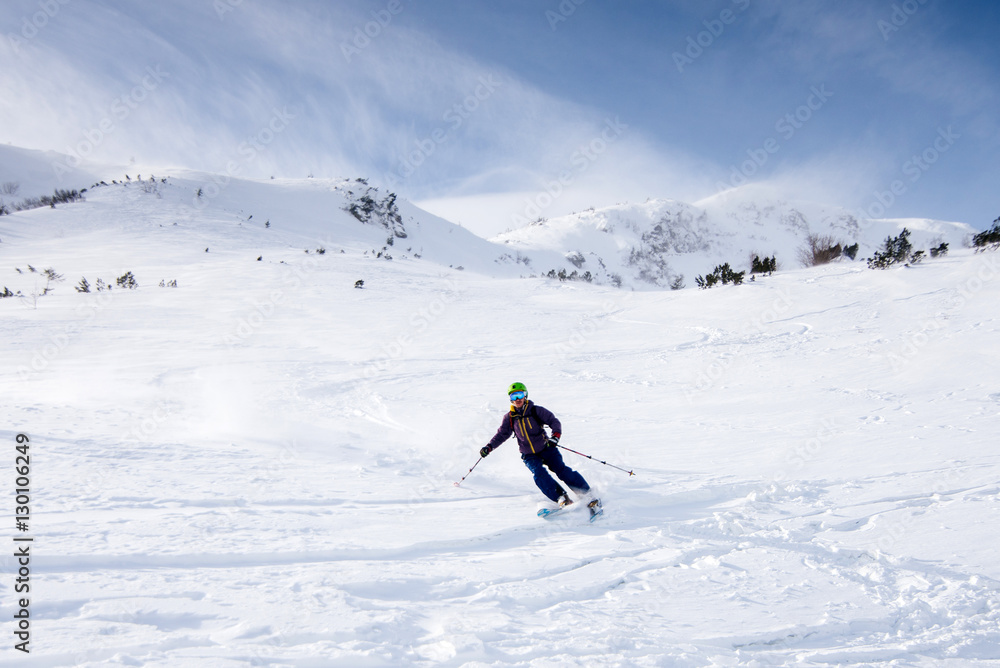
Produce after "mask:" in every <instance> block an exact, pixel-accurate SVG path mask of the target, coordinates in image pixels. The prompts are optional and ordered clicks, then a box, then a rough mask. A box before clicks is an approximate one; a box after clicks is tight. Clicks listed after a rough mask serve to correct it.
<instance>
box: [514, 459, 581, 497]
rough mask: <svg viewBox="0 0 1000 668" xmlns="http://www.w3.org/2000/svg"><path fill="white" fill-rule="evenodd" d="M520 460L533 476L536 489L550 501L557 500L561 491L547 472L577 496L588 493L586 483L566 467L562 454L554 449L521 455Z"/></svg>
mask: <svg viewBox="0 0 1000 668" xmlns="http://www.w3.org/2000/svg"><path fill="white" fill-rule="evenodd" d="M521 459H522V460H524V465H525V466H527V467H528V470H530V471H531V474H532V475H533V476H535V484H536V485H538V489H540V490H542V494H544V495H545V496H547V497H548V498H549V499H551V500H552V501H558V500H559V496H560V495H561V494H562V492H563V489H562V487H560V486H559V483H557V482H556V481H555V480H553V479H552V476H551V475H549V471H552V472H553V473H555V474H556V476H558V477H559V479H560V480H562V481H563V482H564V483H566V485H567V486H568V487H569V488H570V489H571V490H573V491H574V492H576V493H577V494H586V493H587V492H589V491H590V485H588V484H587V481H586V480H584V479H583V476H582V475H580V474H579V473H577V472H576V471H574V470H573V469H571V468H570V467H568V466H566V464H565V463H564V462H563V458H562V454H561V453H560V452H559V449H558V448H556V447H548V448H545V449H544V450H542V451H541V452H536V453H535V454H530V455H525V454H522V455H521ZM545 467H548V468H549V471H546V470H545Z"/></svg>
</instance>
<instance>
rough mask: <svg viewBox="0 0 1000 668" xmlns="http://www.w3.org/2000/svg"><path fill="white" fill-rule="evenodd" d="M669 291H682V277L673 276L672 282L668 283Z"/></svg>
mask: <svg viewBox="0 0 1000 668" xmlns="http://www.w3.org/2000/svg"><path fill="white" fill-rule="evenodd" d="M670 289H671V290H683V289H684V275H683V274H681V275H679V276H674V278H673V280H671V281H670Z"/></svg>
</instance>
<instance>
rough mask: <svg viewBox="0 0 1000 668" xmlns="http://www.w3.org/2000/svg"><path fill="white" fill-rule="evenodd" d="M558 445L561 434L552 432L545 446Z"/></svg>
mask: <svg viewBox="0 0 1000 668" xmlns="http://www.w3.org/2000/svg"><path fill="white" fill-rule="evenodd" d="M557 445H559V434H552V436H550V437H549V438H548V439H547V440H546V441H545V447H547V448H554V447H556V446H557Z"/></svg>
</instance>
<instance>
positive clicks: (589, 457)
mask: <svg viewBox="0 0 1000 668" xmlns="http://www.w3.org/2000/svg"><path fill="white" fill-rule="evenodd" d="M556 445H559V444H558V443H557V444H556ZM559 447H560V448H562V449H563V450H569V451H570V452H572V453H573V454H576V455H580V456H581V457H586V458H587V459H594V458H593V457H591V456H590V455H585V454H583V453H582V452H577V451H576V450H573V449H572V448H567V447H566V446H565V445H559ZM594 461H595V462H601V463H602V464H604V465H605V466H610V467H611V468H613V469H618V470H619V471H625V473H628V474H629V475H630V476H632V475H635V474H634V473H632V472H631V471H626V470H625V469H623V468H622V467H620V466H615V465H614V464H609V463H607V462H603V461H601V460H600V459H594ZM476 463H477V464H478V462H476ZM473 468H475V467H473ZM463 480H464V478H463ZM455 484H456V485H457V484H458V483H455Z"/></svg>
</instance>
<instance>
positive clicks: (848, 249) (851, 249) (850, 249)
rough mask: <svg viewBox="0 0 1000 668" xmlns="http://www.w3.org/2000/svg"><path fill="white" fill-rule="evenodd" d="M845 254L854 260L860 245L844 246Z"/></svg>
mask: <svg viewBox="0 0 1000 668" xmlns="http://www.w3.org/2000/svg"><path fill="white" fill-rule="evenodd" d="M947 245H948V244H945V246H947ZM844 255H846V256H847V257H848V258H850V259H852V260H853V259H854V258H856V257H857V256H858V245H857V244H854V245H853V246H844Z"/></svg>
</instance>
